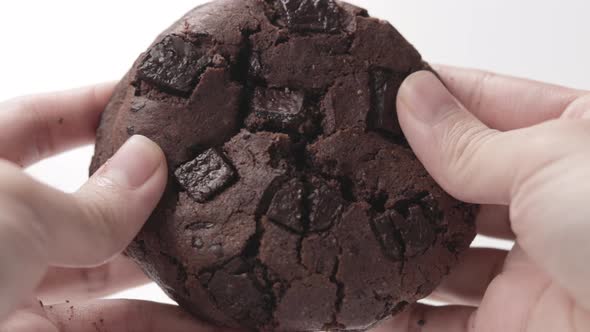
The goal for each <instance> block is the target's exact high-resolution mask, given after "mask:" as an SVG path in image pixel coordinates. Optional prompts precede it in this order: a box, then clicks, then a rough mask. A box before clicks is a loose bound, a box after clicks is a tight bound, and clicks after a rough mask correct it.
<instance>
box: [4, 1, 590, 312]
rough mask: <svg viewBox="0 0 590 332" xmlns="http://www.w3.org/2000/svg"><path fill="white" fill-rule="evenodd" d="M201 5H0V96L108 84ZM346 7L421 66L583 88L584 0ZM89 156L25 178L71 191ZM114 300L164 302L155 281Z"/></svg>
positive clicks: (83, 152)
mask: <svg viewBox="0 0 590 332" xmlns="http://www.w3.org/2000/svg"><path fill="white" fill-rule="evenodd" d="M236 1H240V0H236ZM204 2H205V1H199V0H169V1H165V0H158V1H146V0H143V1H140V0H102V1H81V0H76V1H74V0H71V1H68V0H50V1H47V0H38V1H33V0H18V1H16V0H15V1H10V0H6V1H0V100H4V99H8V98H10V97H14V96H18V95H23V94H31V93H36V92H42V91H51V90H59V89H67V88H71V87H77V86H81V85H87V84H92V83H95V82H102V81H110V80H116V79H118V78H120V77H121V76H122V75H123V74H124V72H125V71H126V70H127V69H128V67H129V66H130V65H131V63H132V62H133V60H134V59H135V58H136V57H137V56H138V55H139V53H140V52H142V51H143V50H144V49H145V48H146V47H147V46H148V45H149V44H150V43H151V41H152V39H153V38H154V37H155V36H156V35H157V34H158V33H159V32H160V31H161V30H163V29H164V28H166V27H167V26H168V25H169V24H171V23H172V22H173V21H175V20H176V19H177V18H178V17H180V16H181V15H182V14H184V13H185V12H186V11H188V10H189V9H191V8H192V7H194V6H196V5H199V4H201V3H204ZM353 2H354V3H356V4H359V5H362V6H364V7H366V8H368V9H369V11H370V13H371V14H372V15H374V16H377V17H380V18H383V19H387V20H389V21H390V22H392V24H394V25H395V26H396V27H397V28H398V30H400V32H402V34H404V35H405V36H406V38H407V39H409V40H410V41H411V42H412V43H413V44H414V45H415V46H416V47H417V48H418V49H419V50H420V52H421V53H422V54H423V56H424V57H425V58H426V59H427V60H428V61H431V62H435V63H447V64H454V65H461V66H468V67H478V68H484V69H488V70H493V71H498V72H502V73H508V74H512V75H517V76H524V77H529V78H534V79H538V80H544V81H550V82H553V83H558V84H563V85H569V86H573V87H577V88H581V89H588V88H589V87H590V79H588V78H587V77H588V73H589V72H590V61H589V59H590V43H589V42H588V36H589V32H590V19H588V12H589V9H590V4H589V3H588V2H587V1H585V0H562V1H554V0H551V1H549V0H518V1H514V0H487V1H473V0H448V1H441V0H412V1H408V0H395V1H392V0H366V1H360V0H357V1H353ZM0 111H1V110H0ZM0 144H8V143H7V142H0ZM91 154H92V148H91V147H85V148H81V149H77V150H74V151H72V152H69V153H66V154H63V155H61V156H58V157H56V158H52V159H50V160H47V161H45V162H42V163H40V164H38V165H35V166H34V167H32V168H30V169H29V172H30V173H31V174H33V175H34V176H36V177H38V178H40V179H41V180H42V181H45V182H47V183H49V184H52V185H54V186H56V187H58V188H61V189H63V190H65V191H74V190H76V188H78V187H79V186H80V185H81V184H82V183H83V182H84V181H85V179H86V178H87V167H88V164H89V160H90V156H91ZM0 185H1V184H0ZM478 244H479V245H493V246H502V247H507V246H509V245H510V244H508V243H500V242H494V241H490V240H489V239H480V240H479V241H478ZM117 296H121V297H129V298H142V299H152V300H156V301H169V300H167V298H166V297H165V296H164V295H163V294H162V293H161V292H160V291H159V290H158V288H157V287H155V286H154V285H149V286H145V287H141V288H138V289H134V290H130V291H128V292H125V293H123V294H118V295H117Z"/></svg>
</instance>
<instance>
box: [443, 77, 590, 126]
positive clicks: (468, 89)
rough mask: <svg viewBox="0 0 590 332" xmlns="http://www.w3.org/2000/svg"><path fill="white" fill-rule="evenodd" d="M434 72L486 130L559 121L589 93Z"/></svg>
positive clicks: (517, 80) (510, 79) (522, 81)
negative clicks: (487, 128)
mask: <svg viewBox="0 0 590 332" xmlns="http://www.w3.org/2000/svg"><path fill="white" fill-rule="evenodd" d="M435 70H436V71H437V73H438V74H439V76H440V78H441V79H442V81H443V82H444V84H445V85H446V86H447V88H448V89H449V91H450V92H451V94H453V95H454V96H455V97H457V99H459V101H460V102H461V103H462V104H463V105H465V107H466V108H467V109H468V110H469V111H470V112H471V113H473V114H474V115H475V116H476V117H477V118H478V119H480V120H481V121H482V122H483V123H485V124H486V125H487V126H489V127H491V128H494V129H498V130H502V131H506V130H512V129H517V128H524V127H529V126H532V125H535V124H538V123H541V122H544V121H547V120H551V119H557V118H559V117H560V116H561V114H562V113H564V112H565V111H566V110H567V109H568V108H569V106H570V105H572V104H573V103H574V102H575V101H576V100H577V99H579V98H580V97H582V96H584V95H587V94H588V92H586V91H580V90H575V89H569V88H565V87H562V86H557V85H552V84H545V83H540V82H535V81H531V80H526V79H520V78H515V77H509V76H503V75H498V74H494V73H490V72H486V71H480V70H473V69H464V68H457V67H450V66H435Z"/></svg>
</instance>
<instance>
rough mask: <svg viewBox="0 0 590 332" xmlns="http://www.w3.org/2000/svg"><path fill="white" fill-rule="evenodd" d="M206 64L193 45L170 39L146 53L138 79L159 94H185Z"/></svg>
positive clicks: (191, 88)
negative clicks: (152, 87)
mask: <svg viewBox="0 0 590 332" xmlns="http://www.w3.org/2000/svg"><path fill="white" fill-rule="evenodd" d="M209 62H210V58H209V57H208V56H207V55H204V54H202V53H201V51H200V50H199V48H198V47H197V46H196V45H195V44H193V43H191V42H187V41H185V40H184V39H183V38H182V37H180V36H176V35H170V36H167V37H165V38H164V39H163V40H162V41H161V42H159V43H157V44H156V45H154V46H153V47H152V48H151V49H150V50H149V52H148V53H147V55H146V57H145V59H144V61H143V63H142V64H141V65H140V66H139V68H138V69H137V75H138V77H139V78H140V79H142V80H145V81H147V82H149V83H151V84H154V85H155V86H157V87H159V88H160V89H162V90H165V91H168V92H171V93H177V94H188V93H190V92H191V91H192V90H193V88H194V87H195V85H196V84H197V81H198V78H199V75H200V74H201V73H202V72H203V71H204V70H205V68H206V67H207V65H208V64H209Z"/></svg>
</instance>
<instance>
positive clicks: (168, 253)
mask: <svg viewBox="0 0 590 332" xmlns="http://www.w3.org/2000/svg"><path fill="white" fill-rule="evenodd" d="M422 69H427V65H426V64H425V63H424V62H423V61H422V59H421V57H420V55H419V54H418V52H417V51H416V50H415V49H414V48H413V47H412V46H411V45H410V44H409V43H408V42H407V41H405V40H404V38H403V37H402V36H401V35H400V34H399V33H398V32H397V31H396V30H395V29H394V28H393V27H392V26H391V25H389V24H388V23H387V22H383V21H380V20H377V19H374V18H370V17H368V14H367V12H366V11H365V10H363V9H360V8H357V7H355V6H352V5H350V4H346V3H342V2H338V1H332V0H313V1H312V0H217V1H215V2H212V3H210V4H207V5H204V6H201V7H198V8H196V9H194V10H193V11H191V12H190V13H188V14H187V15H186V16H184V17H183V18H181V19H180V20H179V21H178V22H177V23H176V24H174V25H173V26H172V27H171V28H169V29H168V30H167V31H165V32H164V33H163V34H162V35H161V36H160V37H158V38H157V39H156V41H155V42H154V44H152V46H151V47H150V48H149V49H148V51H147V52H146V53H144V54H142V55H141V56H140V58H139V59H138V60H137V62H136V63H135V65H134V66H133V68H132V69H131V70H130V71H129V73H128V74H127V75H126V76H125V78H124V79H123V80H122V81H121V83H120V84H119V86H118V88H117V89H116V92H115V94H114V96H113V98H112V100H111V101H110V103H109V105H108V107H107V109H106V111H105V113H104V114H103V117H102V121H101V125H100V127H99V129H98V140H97V146H96V153H95V156H94V159H93V162H92V166H91V171H95V170H96V169H97V168H98V167H99V166H100V165H101V164H103V163H104V162H105V161H106V160H107V159H108V158H109V157H111V156H112V154H113V152H114V151H116V149H117V148H118V147H120V146H121V145H122V144H123V143H124V142H125V140H126V139H127V138H128V137H129V136H130V135H133V134H140V135H145V136H147V137H149V138H151V139H152V140H154V141H155V142H157V143H158V144H159V145H160V146H161V147H162V149H163V150H164V152H165V154H166V157H167V159H168V163H169V168H170V173H169V176H170V180H169V185H168V187H167V190H166V193H165V195H164V197H163V199H162V201H161V202H160V204H159V206H158V208H157V209H156V211H155V212H154V214H153V215H152V217H151V218H150V220H149V221H148V223H147V224H146V226H145V227H144V229H143V230H142V231H141V233H140V234H139V235H138V236H137V238H136V239H135V241H134V242H133V244H132V245H131V246H130V247H129V248H128V250H127V252H128V254H129V255H130V256H131V257H133V258H134V259H135V260H136V261H137V262H138V263H139V264H140V265H141V267H142V268H143V269H144V270H145V271H146V272H147V273H148V274H149V275H150V277H152V278H153V279H154V280H155V281H156V282H158V284H159V285H160V286H161V287H162V288H163V289H164V290H165V291H166V292H167V293H168V294H169V295H170V296H171V297H172V298H174V299H175V300H176V301H178V303H179V304H180V305H181V306H183V307H184V308H185V309H187V310H189V311H191V312H192V313H193V314H195V315H197V316H198V317H201V318H203V319H206V320H208V321H211V322H214V323H217V324H221V325H225V326H230V327H246V328H251V329H261V330H282V331H315V330H321V329H331V330H364V329H367V328H369V327H371V326H372V325H374V324H375V323H376V322H378V321H379V320H381V319H383V318H385V317H387V316H389V315H391V314H395V313H398V312H400V311H401V310H403V309H404V308H405V307H406V306H407V305H408V304H410V303H413V302H415V301H417V300H418V299H420V298H423V297H425V296H426V295H428V294H429V293H430V292H431V291H432V290H433V289H434V288H435V287H436V285H437V284H439V282H440V281H441V278H442V277H443V276H444V275H446V274H447V273H448V272H449V270H450V268H452V267H453V266H454V265H455V264H456V263H457V259H458V256H459V254H460V253H461V252H462V251H464V250H465V249H466V248H467V247H468V245H469V243H470V241H471V240H472V239H473V236H474V226H473V219H474V214H473V212H474V208H473V207H472V206H469V205H466V204H464V203H461V202H458V201H456V200H454V199H452V198H451V197H450V196H449V195H447V194H445V193H444V192H443V191H442V189H441V188H440V187H439V186H437V185H436V184H435V182H434V181H433V180H432V179H431V178H430V176H429V175H428V174H427V173H426V171H425V170H424V168H423V167H422V165H421V164H420V163H419V162H418V160H417V159H416V157H415V156H414V154H413V153H412V151H411V150H410V148H409V147H408V145H407V143H406V141H405V138H404V137H403V133H402V132H401V129H400V127H399V124H398V122H397V117H396V113H395V112H396V110H395V99H396V95H397V90H398V88H399V86H400V84H401V82H402V81H403V79H404V78H405V77H407V76H408V75H409V74H410V73H412V72H414V71H417V70H422Z"/></svg>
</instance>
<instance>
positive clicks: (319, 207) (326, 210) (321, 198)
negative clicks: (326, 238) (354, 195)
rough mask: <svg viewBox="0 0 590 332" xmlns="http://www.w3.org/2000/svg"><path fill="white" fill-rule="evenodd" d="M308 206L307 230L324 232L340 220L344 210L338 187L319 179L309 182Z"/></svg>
mask: <svg viewBox="0 0 590 332" xmlns="http://www.w3.org/2000/svg"><path fill="white" fill-rule="evenodd" d="M311 186H312V189H311V192H310V193H309V195H308V197H307V200H308V204H309V230H310V231H312V232H313V231H325V230H327V229H329V228H330V227H332V225H333V224H334V223H335V222H336V221H337V220H338V219H339V218H340V216H341V215H342V211H343V209H344V203H345V202H344V199H342V195H341V193H340V189H339V188H338V185H337V184H335V183H328V182H327V181H325V180H322V179H320V178H314V179H313V180H312V181H311Z"/></svg>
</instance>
